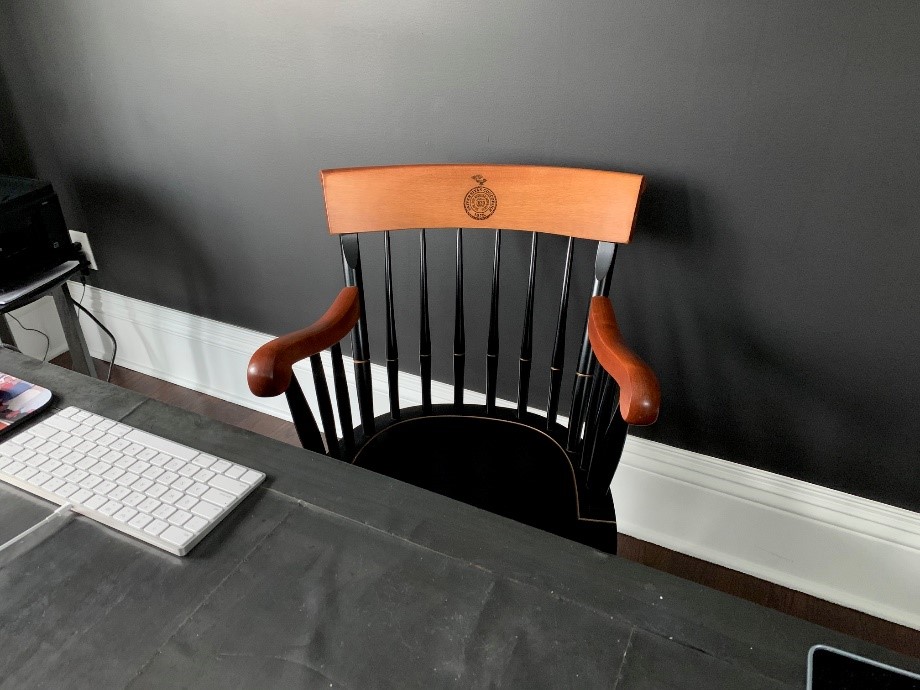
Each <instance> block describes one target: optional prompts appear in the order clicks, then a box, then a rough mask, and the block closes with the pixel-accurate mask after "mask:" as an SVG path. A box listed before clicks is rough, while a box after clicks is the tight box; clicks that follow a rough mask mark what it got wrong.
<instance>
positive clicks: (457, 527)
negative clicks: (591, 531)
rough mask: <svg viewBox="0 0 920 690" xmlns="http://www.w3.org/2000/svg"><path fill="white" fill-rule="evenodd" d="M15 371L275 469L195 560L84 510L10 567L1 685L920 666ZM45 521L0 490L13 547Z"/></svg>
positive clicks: (524, 682)
mask: <svg viewBox="0 0 920 690" xmlns="http://www.w3.org/2000/svg"><path fill="white" fill-rule="evenodd" d="M0 370H2V371H6V372H9V373H12V374H14V375H16V376H20V377H22V378H25V379H27V380H30V381H33V382H36V383H39V384H41V385H44V386H47V387H48V388H50V389H52V390H53V391H55V392H56V393H57V394H58V395H59V396H60V398H61V403H62V404H65V405H66V404H72V405H77V406H79V407H83V408H85V409H88V410H92V411H94V412H97V413H99V414H102V415H106V416H109V417H111V418H113V419H119V420H124V421H126V422H127V423H129V424H132V425H134V426H137V427H140V428H143V429H146V430H148V431H151V432H153V433H157V434H160V435H162V436H165V437H168V438H172V439H174V440H177V441H179V442H182V443H186V444H189V445H194V446H196V447H199V448H202V449H204V450H206V451H208V452H211V453H216V454H218V455H222V456H224V457H227V458H228V459H230V460H234V461H236V462H241V463H243V464H246V465H249V466H251V467H254V468H256V469H259V470H262V471H264V472H266V473H267V474H268V479H267V480H266V482H265V484H264V485H263V487H262V488H260V489H259V490H257V491H256V492H255V493H254V494H253V495H252V496H250V497H249V499H247V501H246V502H245V503H243V504H242V505H241V506H240V507H239V508H238V509H237V510H236V511H235V512H234V513H233V514H231V515H230V516H229V518H228V519H226V520H224V522H223V523H221V524H220V525H219V526H218V527H217V529H216V530H215V531H214V532H212V533H211V534H210V535H209V536H208V537H206V538H205V539H204V540H203V541H202V542H201V543H200V544H199V545H198V547H196V548H195V549H194V550H193V551H192V552H191V554H190V555H189V556H188V557H185V558H176V557H173V556H170V555H168V554H165V553H162V552H160V551H158V550H156V549H153V548H152V547H148V546H146V545H145V544H142V543H140V542H137V541H134V540H133V539H129V538H127V537H123V536H121V535H119V534H118V533H116V532H114V531H112V530H109V529H107V528H105V527H103V526H101V525H98V524H96V523H94V522H92V521H90V520H88V519H86V518H83V517H76V518H75V519H74V520H72V521H71V522H69V523H67V524H66V525H65V526H64V527H63V528H62V529H60V530H59V531H58V532H56V533H54V534H53V535H52V536H50V537H49V538H47V539H46V540H45V541H44V542H42V543H41V544H39V545H38V546H36V547H35V548H34V549H32V550H31V551H29V552H27V553H25V554H23V555H21V556H19V557H18V558H16V559H15V560H13V561H12V562H10V563H8V564H7V565H5V566H4V567H3V568H2V569H0V640H2V644H0V687H3V688H7V687H9V688H24V687H33V686H65V685H66V686H72V687H83V686H90V685H92V686H93V687H124V686H129V687H141V688H164V687H179V686H182V687H195V688H212V687H213V688H223V687H253V688H271V687H317V688H320V687H322V688H329V687H332V688H342V687H349V688H370V687H397V688H403V687H422V688H433V687H461V688H467V687H488V686H490V685H492V684H496V685H503V686H505V687H525V688H534V687H548V688H562V687H577V688H581V687H608V688H609V687H614V686H616V687H618V688H662V687H687V688H709V687H723V688H744V689H745V690H752V689H754V688H788V687H802V686H803V685H804V679H805V663H806V654H807V651H808V648H809V647H810V646H811V645H813V644H815V643H818V642H823V643H828V644H832V645H835V646H838V647H842V648H845V649H848V650H850V651H853V652H856V653H860V654H865V655H867V656H870V657H873V658H876V659H879V660H881V661H885V662H887V663H893V664H895V665H900V666H903V667H907V668H911V669H916V668H918V665H920V664H918V663H917V662H915V661H913V660H908V659H905V658H904V657H900V656H898V655H896V654H894V653H892V652H889V651H887V650H884V649H881V648H879V647H875V646H873V645H870V644H867V643H864V642H861V641H858V640H854V639H852V638H849V637H846V636H844V635H841V634H838V633H834V632H831V631H828V630H825V629H823V628H820V627H818V626H815V625H812V624H809V623H805V622H803V621H799V620H796V619H793V618H790V617H788V616H785V615H783V614H780V613H778V612H775V611H772V610H769V609H765V608H762V607H760V606H757V605H755V604H751V603H749V602H745V601H742V600H740V599H735V598H733V597H730V596H728V595H725V594H722V593H720V592H716V591H714V590H710V589H707V588H704V587H701V586H698V585H696V584H692V583H689V582H686V581H684V580H680V579H678V578H675V577H672V576H669V575H667V574H665V573H660V572H657V571H655V570H651V569H649V568H646V567H644V566H641V565H638V564H635V563H632V562H629V561H625V560H621V559H618V558H615V557H610V556H606V555H604V554H600V553H597V552H595V551H593V550H591V549H590V548H587V547H584V546H581V545H579V544H575V543H573V542H568V541H566V540H563V539H561V538H558V537H555V536H553V535H550V534H545V533H543V532H539V531H537V530H535V529H532V528H529V527H526V526H523V525H520V524H517V523H514V522H511V521H509V520H506V519H504V518H500V517H497V516H494V515H491V514H489V513H486V512H483V511H480V510H477V509H475V508H472V507H470V506H466V505H463V504H461V503H457V502H454V501H452V500H450V499H447V498H444V497H441V496H437V495H434V494H430V493H428V492H425V491H422V490H421V489H417V488H415V487H412V486H408V485H405V484H401V483H399V482H396V481H394V480H392V479H388V478H385V477H382V476H379V475H376V474H373V473H371V472H368V471H365V470H362V469H359V468H354V467H351V466H347V465H344V464H342V463H340V462H338V461H335V460H332V459H329V458H326V457H323V456H320V455H316V454H314V453H311V452H309V451H305V450H301V449H298V448H294V447H292V446H288V445H285V444H282V443H279V442H275V441H273V440H270V439H267V438H264V437H261V436H258V435H255V434H252V433H249V432H246V431H243V430H241V429H236V428H233V427H228V426H225V425H223V424H220V423H218V422H214V421H211V420H208V419H204V418H203V417H200V416H198V415H194V414H190V413H186V412H183V411H180V410H177V409H175V408H171V407H168V406H166V405H163V404H161V403H158V402H156V401H152V400H149V399H146V398H144V397H143V396H141V395H138V394H136V393H133V392H130V391H127V390H123V389H119V388H115V387H113V386H110V385H108V384H106V383H104V382H102V381H97V380H95V379H90V378H87V377H85V376H81V375H78V374H75V373H73V372H69V371H65V370H63V369H59V368H58V367H55V366H53V365H48V364H41V363H40V362H36V361H35V360H31V359H29V358H26V357H22V356H20V355H17V354H15V353H12V352H0ZM50 511H51V507H50V506H49V505H48V504H45V503H43V502H42V501H39V500H38V499H33V498H32V497H30V496H28V495H27V494H24V493H21V492H19V491H17V490H15V489H13V488H11V487H7V486H5V485H0V541H2V540H3V539H4V538H7V537H8V536H10V535H8V534H3V533H2V532H11V533H15V531H16V530H18V529H19V528H20V527H21V526H22V525H23V524H26V525H27V524H30V521H31V520H34V519H36V518H40V517H41V516H43V515H46V514H48V513H50ZM14 522H15V523H16V524H13V523H14ZM617 679H619V682H617Z"/></svg>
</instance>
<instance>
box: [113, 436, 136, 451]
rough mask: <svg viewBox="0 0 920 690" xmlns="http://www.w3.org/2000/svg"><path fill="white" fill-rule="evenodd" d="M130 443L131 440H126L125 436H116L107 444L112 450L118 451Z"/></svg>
mask: <svg viewBox="0 0 920 690" xmlns="http://www.w3.org/2000/svg"><path fill="white" fill-rule="evenodd" d="M130 445H131V442H130V441H128V440H127V439H125V438H116V439H115V440H114V441H112V442H111V443H110V444H109V448H111V449H112V450H119V451H121V450H124V449H125V448H127V447H128V446H130Z"/></svg>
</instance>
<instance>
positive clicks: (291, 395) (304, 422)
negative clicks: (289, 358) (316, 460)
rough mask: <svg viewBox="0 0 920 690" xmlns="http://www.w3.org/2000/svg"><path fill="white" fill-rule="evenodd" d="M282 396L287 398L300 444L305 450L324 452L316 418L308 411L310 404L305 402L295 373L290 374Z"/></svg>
mask: <svg viewBox="0 0 920 690" xmlns="http://www.w3.org/2000/svg"><path fill="white" fill-rule="evenodd" d="M284 397H285V398H287V403H288V407H290V408H291V417H293V419H294V429H295V430H296V431H297V438H298V439H300V445H301V446H303V447H304V448H306V449H307V450H312V451H316V452H317V453H325V452H326V449H325V448H324V447H323V437H322V436H321V435H320V433H319V427H318V426H316V419H315V418H314V417H313V413H312V412H311V411H310V406H309V405H308V404H307V399H306V398H305V397H304V395H303V389H302V388H301V387H300V382H299V381H298V380H297V376H296V375H293V374H292V375H291V382H290V384H288V387H287V390H285V391H284Z"/></svg>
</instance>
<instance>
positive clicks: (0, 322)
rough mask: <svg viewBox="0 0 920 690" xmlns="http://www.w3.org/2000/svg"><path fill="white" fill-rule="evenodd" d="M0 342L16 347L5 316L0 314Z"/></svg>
mask: <svg viewBox="0 0 920 690" xmlns="http://www.w3.org/2000/svg"><path fill="white" fill-rule="evenodd" d="M0 342H3V343H6V344H7V345H12V346H13V347H16V338H14V337H13V331H11V330H10V324H9V323H7V321H6V315H5V314H0Z"/></svg>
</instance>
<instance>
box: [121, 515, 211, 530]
mask: <svg viewBox="0 0 920 690" xmlns="http://www.w3.org/2000/svg"><path fill="white" fill-rule="evenodd" d="M152 520H153V518H152V517H150V516H149V515H144V513H138V514H137V515H135V516H134V517H133V518H131V519H130V520H128V524H129V525H130V526H131V527H133V528H134V529H143V528H144V526H145V525H147V524H148V523H149V522H150V521H152ZM196 531H197V530H196Z"/></svg>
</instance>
